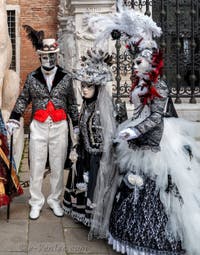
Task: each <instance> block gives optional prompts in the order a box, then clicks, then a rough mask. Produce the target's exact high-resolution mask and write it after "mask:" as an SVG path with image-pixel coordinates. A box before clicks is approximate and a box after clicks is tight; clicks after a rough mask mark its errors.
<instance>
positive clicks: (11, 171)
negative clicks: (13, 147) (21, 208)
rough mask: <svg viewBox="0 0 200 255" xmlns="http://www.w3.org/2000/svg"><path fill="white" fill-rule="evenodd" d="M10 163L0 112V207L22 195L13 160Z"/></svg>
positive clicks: (5, 133)
mask: <svg viewBox="0 0 200 255" xmlns="http://www.w3.org/2000/svg"><path fill="white" fill-rule="evenodd" d="M11 161H12V164H10V152H9V146H8V142H7V132H6V128H5V124H4V120H3V117H2V114H1V110H0V207H1V206H5V205H8V204H9V203H10V201H11V200H12V198H13V197H14V196H18V195H21V194H23V190H22V187H21V186H20V183H19V180H18V177H17V175H16V169H15V164H14V161H13V159H11ZM10 166H12V167H11V168H10Z"/></svg>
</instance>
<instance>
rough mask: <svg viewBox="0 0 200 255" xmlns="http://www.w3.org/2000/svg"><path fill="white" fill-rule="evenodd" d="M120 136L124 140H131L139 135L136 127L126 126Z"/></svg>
mask: <svg viewBox="0 0 200 255" xmlns="http://www.w3.org/2000/svg"><path fill="white" fill-rule="evenodd" d="M118 136H119V138H121V139H123V140H126V141H129V140H131V139H135V138H137V137H138V136H139V135H138V132H137V131H136V129H135V128H126V129H124V130H122V131H120V132H119V135H118Z"/></svg>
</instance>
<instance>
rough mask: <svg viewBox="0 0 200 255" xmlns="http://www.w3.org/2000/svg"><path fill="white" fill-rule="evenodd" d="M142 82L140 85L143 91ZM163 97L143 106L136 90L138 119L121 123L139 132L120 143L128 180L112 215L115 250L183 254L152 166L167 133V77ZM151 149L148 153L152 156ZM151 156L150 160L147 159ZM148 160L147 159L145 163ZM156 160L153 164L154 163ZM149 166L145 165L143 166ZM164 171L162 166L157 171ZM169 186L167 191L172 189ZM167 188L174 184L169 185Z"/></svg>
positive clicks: (119, 152) (160, 87)
mask: <svg viewBox="0 0 200 255" xmlns="http://www.w3.org/2000/svg"><path fill="white" fill-rule="evenodd" d="M139 87H140V84H138V86H137V87H136V91H139V90H140V89H139ZM155 87H156V90H157V92H158V93H159V94H160V95H161V96H162V97H161V98H159V97H154V99H153V100H152V102H151V104H149V105H148V104H146V105H144V104H143V103H142V98H141V97H139V96H138V95H137V93H136V92H134V91H133V93H132V97H133V101H134V106H135V108H134V109H135V110H134V114H133V117H132V118H131V119H129V120H127V121H126V122H124V123H122V124H121V125H120V126H119V131H120V130H123V129H124V128H127V127H135V128H136V130H137V131H138V133H139V134H140V136H139V137H138V138H136V139H133V140H130V141H129V142H126V141H119V143H118V145H117V146H116V157H117V162H118V164H119V166H120V171H121V174H122V175H123V179H122V182H121V185H120V186H119V188H118V190H117V193H116V196H115V200H114V204H113V209H112V212H111V216H110V225H109V237H108V240H109V243H110V244H111V245H112V246H113V249H115V250H117V251H118V252H121V253H122V254H128V255H157V254H159V255H177V254H182V253H184V251H183V249H182V246H181V241H180V239H179V238H176V239H175V238H174V236H173V235H172V233H171V232H170V231H167V224H168V216H167V214H166V212H165V208H164V205H163V203H162V201H161V198H160V188H159V187H158V185H157V181H156V175H154V174H153V173H154V172H155V171H156V170H155V169H152V172H151V169H150V167H149V168H148V166H147V165H148V160H149V158H150V162H151V161H152V162H153V161H154V160H156V158H154V155H156V154H157V153H159V151H160V141H161V139H162V135H163V128H164V121H163V112H164V108H165V105H166V99H167V95H168V89H167V86H166V84H165V83H164V82H163V81H159V82H158V83H157V84H156V85H155ZM148 153H149V156H148ZM146 155H147V159H145V157H146ZM145 161H146V163H145ZM152 164H153V163H152ZM143 165H144V167H143ZM157 171H159V169H157ZM130 176H133V177H134V178H136V180H137V178H139V181H138V183H134V181H132V182H131V181H129V180H130ZM167 188H168V189H167ZM164 189H166V192H168V191H169V190H170V187H167V186H166V187H164Z"/></svg>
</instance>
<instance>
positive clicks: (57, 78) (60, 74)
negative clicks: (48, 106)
mask: <svg viewBox="0 0 200 255" xmlns="http://www.w3.org/2000/svg"><path fill="white" fill-rule="evenodd" d="M57 67H58V69H57V72H56V75H55V78H54V80H53V85H52V88H54V87H55V86H56V85H57V84H58V83H59V82H60V81H61V80H62V79H63V77H64V76H65V75H66V73H65V72H63V69H62V68H61V67H60V66H57Z"/></svg>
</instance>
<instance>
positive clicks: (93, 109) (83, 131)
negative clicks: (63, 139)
mask: <svg viewBox="0 0 200 255" xmlns="http://www.w3.org/2000/svg"><path fill="white" fill-rule="evenodd" d="M79 127H80V136H81V139H82V141H83V144H84V148H85V150H86V151H87V152H89V153H92V154H96V153H101V152H102V151H103V132H102V126H101V122H100V112H99V110H98V109H97V105H96V101H93V102H91V103H89V104H86V102H84V103H83V107H82V110H81V114H80V119H79Z"/></svg>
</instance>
